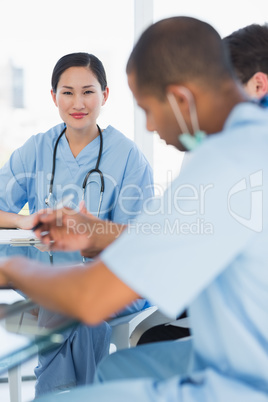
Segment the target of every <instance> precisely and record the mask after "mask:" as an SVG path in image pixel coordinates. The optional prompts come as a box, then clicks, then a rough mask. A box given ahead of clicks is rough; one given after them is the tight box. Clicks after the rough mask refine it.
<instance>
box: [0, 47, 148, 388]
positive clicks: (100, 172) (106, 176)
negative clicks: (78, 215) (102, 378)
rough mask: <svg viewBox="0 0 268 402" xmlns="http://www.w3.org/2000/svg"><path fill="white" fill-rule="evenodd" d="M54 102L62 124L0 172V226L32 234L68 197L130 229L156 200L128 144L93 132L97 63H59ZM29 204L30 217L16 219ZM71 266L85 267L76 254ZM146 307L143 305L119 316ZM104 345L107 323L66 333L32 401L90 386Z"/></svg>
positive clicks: (144, 165) (47, 316)
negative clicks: (43, 212)
mask: <svg viewBox="0 0 268 402" xmlns="http://www.w3.org/2000/svg"><path fill="white" fill-rule="evenodd" d="M51 95H52V99H53V102H54V103H55V105H56V106H57V108H58V110H59V114H60V117H61V119H62V120H63V122H62V123H61V124H58V125H57V126H55V127H52V128H51V129H49V130H48V131H47V132H45V133H40V134H37V135H34V136H32V137H31V138H29V140H28V141H27V142H26V143H25V144H24V145H23V146H22V147H21V148H19V149H17V150H16V151H15V152H14V153H13V154H12V155H11V157H10V160H9V161H8V162H7V163H6V164H5V165H4V167H3V168H2V169H1V170H0V177H1V180H0V226H1V227H16V228H22V229H30V228H31V227H32V225H33V223H32V222H33V216H34V213H35V212H37V211H38V210H40V209H43V208H47V207H51V208H53V207H55V206H56V204H57V202H59V201H60V200H61V199H62V198H63V197H65V196H66V195H69V194H72V197H73V198H72V202H71V205H70V206H71V207H73V208H77V209H78V208H79V204H80V202H81V201H82V200H83V201H84V203H83V205H84V206H85V207H86V208H87V210H89V211H90V212H91V213H92V214H94V215H96V216H99V217H100V218H102V219H108V220H112V221H115V222H117V223H129V222H130V220H131V219H134V218H135V216H136V215H138V214H139V213H140V212H141V211H142V205H143V202H144V201H145V200H146V199H148V198H151V197H152V196H153V179H152V170H151V168H150V166H149V164H148V162H147V160H146V159H145V157H144V156H143V154H142V153H141V152H140V151H139V149H138V148H137V146H136V145H135V144H134V143H133V142H132V141H131V140H129V139H128V138H126V137H125V136H124V135H123V134H122V133H120V132H119V131H118V130H116V129H115V128H113V127H112V126H108V127H107V128H105V129H101V128H100V127H99V126H98V125H97V119H98V116H99V114H100V110H101V107H102V106H103V105H104V104H105V103H106V101H107V99H108V95H109V88H108V86H107V81H106V74H105V70H104V67H103V65H102V63H101V61H100V60H99V59H98V58H97V57H95V56H94V55H90V54H87V53H73V54H69V55H66V56H63V57H62V58H61V59H60V60H59V61H58V62H57V64H56V65H55V68H54V71H53V74H52V89H51ZM27 202H28V204H29V211H30V215H29V216H24V215H20V214H19V212H20V210H21V209H22V208H23V206H24V205H25V204H26V203H27ZM81 229H82V228H81ZM67 258H68V261H69V262H70V256H69V254H68V256H67ZM79 258H80V260H79ZM74 259H75V260H73V262H76V261H77V262H80V263H81V262H82V257H81V256H80V255H79V254H78V253H77V254H76V255H75V257H74ZM55 260H57V255H55V256H54V260H53V262H54V263H55V262H57V261H55ZM60 261H61V262H62V255H61V256H60ZM145 306H146V301H145V300H142V299H140V300H137V301H136V302H135V303H133V304H132V305H130V306H129V307H128V308H127V309H126V310H125V311H124V313H125V314H127V313H131V312H135V311H137V310H140V309H143V308H144V307H145ZM51 319H54V314H51V313H50V312H47V311H46V310H43V309H40V313H39V322H40V325H46V323H47V322H49V320H51ZM109 342H110V327H109V325H108V324H107V323H106V322H103V323H102V324H100V325H99V326H96V327H94V328H92V327H88V326H84V325H79V326H77V327H76V328H75V329H73V330H69V331H67V332H66V334H65V342H64V343H63V345H61V347H59V348H58V349H56V350H53V351H51V352H48V353H46V354H44V355H40V356H39V365H38V367H37V369H36V376H37V386H36V394H37V395H40V394H42V393H44V392H47V391H51V390H57V389H66V388H69V387H72V386H75V385H80V384H86V383H89V382H91V381H92V379H93V376H94V371H95V367H96V365H97V364H98V362H99V361H100V360H101V359H102V358H103V356H105V355H107V354H108V351H109Z"/></svg>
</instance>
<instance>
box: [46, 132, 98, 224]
mask: <svg viewBox="0 0 268 402" xmlns="http://www.w3.org/2000/svg"><path fill="white" fill-rule="evenodd" d="M97 127H98V130H99V135H100V147H99V154H98V159H97V162H96V165H95V168H94V169H91V170H89V171H88V172H87V174H86V176H85V178H84V181H83V184H82V189H83V193H82V200H84V199H85V191H86V185H87V182H88V179H89V178H90V176H91V175H92V174H93V173H97V174H98V175H99V176H100V182H101V186H100V199H99V205H98V211H97V217H99V214H100V209H101V203H102V198H103V193H104V177H103V173H102V171H101V170H100V169H99V165H100V160H101V156H102V149H103V137H102V132H101V129H100V127H99V126H98V125H97ZM65 131H66V126H65V127H64V129H63V130H62V132H61V133H60V135H59V137H58V138H57V141H56V143H55V146H54V150H53V163H52V172H51V179H50V184H49V193H48V197H47V198H46V199H45V203H46V205H47V206H48V207H49V208H54V207H55V205H56V199H55V197H54V195H53V184H54V176H55V170H56V155H57V148H58V144H59V141H60V139H61V137H62V136H63V134H64V133H65Z"/></svg>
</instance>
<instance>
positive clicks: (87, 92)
mask: <svg viewBox="0 0 268 402" xmlns="http://www.w3.org/2000/svg"><path fill="white" fill-rule="evenodd" d="M89 94H93V91H85V92H84V95H89Z"/></svg>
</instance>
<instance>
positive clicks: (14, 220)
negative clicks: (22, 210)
mask: <svg viewBox="0 0 268 402" xmlns="http://www.w3.org/2000/svg"><path fill="white" fill-rule="evenodd" d="M34 219H35V218H34V214H33V215H21V214H15V213H13V212H5V211H0V227H1V228H19V229H31V228H32V227H33V221H34Z"/></svg>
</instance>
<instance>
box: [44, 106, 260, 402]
mask: <svg viewBox="0 0 268 402" xmlns="http://www.w3.org/2000/svg"><path fill="white" fill-rule="evenodd" d="M267 150H268V114H267V111H266V110H262V109H261V108H260V107H259V106H257V105H254V104H251V103H242V104H239V105H237V106H236V107H235V108H234V109H233V111H232V112H231V114H230V116H229V117H228V119H227V121H226V123H225V126H224V129H223V131H222V132H221V133H219V134H218V135H213V136H211V137H210V136H208V138H207V140H206V141H205V142H204V143H203V144H202V145H201V146H200V147H199V148H198V149H197V150H196V151H194V152H193V153H192V157H191V158H190V159H189V161H188V163H187V165H186V166H185V168H184V170H183V171H182V172H181V175H180V176H179V177H178V178H177V179H176V180H175V181H174V182H173V184H172V185H171V187H170V188H169V189H168V190H167V191H166V193H165V196H164V199H163V200H162V202H163V205H164V208H163V209H162V210H165V213H160V214H159V213H158V214H156V215H155V216H153V215H152V214H151V215H150V216H149V214H147V215H146V214H144V215H143V216H141V217H140V218H139V219H138V223H137V225H136V226H134V225H132V227H131V228H130V229H129V231H128V233H127V232H126V233H124V234H123V235H122V236H121V238H120V239H119V240H118V241H117V242H116V243H115V244H114V245H112V246H110V247H109V248H108V249H106V250H105V251H104V252H103V253H102V255H101V258H102V260H103V261H104V263H105V264H106V265H107V266H108V267H109V269H111V270H112V271H113V272H114V273H115V274H116V275H117V276H118V277H119V278H120V279H121V280H123V281H124V282H125V283H127V284H128V285H129V286H130V287H131V288H133V289H134V290H135V291H136V292H137V293H138V294H140V295H142V296H143V297H146V298H148V300H150V301H151V302H152V303H155V304H157V305H158V306H159V308H160V309H161V310H162V311H163V312H165V313H166V314H167V315H168V316H170V317H176V316H177V315H179V314H180V313H181V312H182V311H183V310H184V309H185V308H186V307H187V308H188V311H189V316H190V323H191V329H192V333H193V338H192V342H193V350H192V353H193V356H192V360H191V363H190V367H188V370H189V373H188V374H187V375H186V376H184V377H179V376H177V377H174V378H173V379H171V380H165V381H157V382H156V381H154V380H151V381H149V380H146V381H145V380H144V381H141V380H138V381H137V380H135V382H133V383H132V387H133V389H134V388H135V390H136V392H137V393H139V397H138V399H137V400H139V401H158V400H159V401H160V400H161V401H162V400H164V401H169V400H170V401H187V402H188V401H191V402H193V401H196V402H197V401H198V402H200V401H213V402H214V401H243V402H245V401H248V402H252V401H254V402H255V401H267V398H268V397H267V395H268V376H267V373H268V324H267V323H268V308H267V306H268V268H267V267H268V254H267V244H268V216H267V212H268V209H267V205H268V199H267V192H268V158H267ZM136 250H139V253H137V252H136ZM126 260H128V261H130V263H129V264H128V269H127V270H126V269H125V266H126V265H125V264H126ZM175 344H177V343H174V345H175ZM157 347H159V348H160V349H159V350H161V348H163V347H164V346H163V344H162V345H160V344H159V346H157V345H155V348H156V349H155V355H157ZM177 348H178V347H177V346H174V348H171V351H170V350H169V352H168V353H167V354H166V357H165V358H163V359H162V360H161V365H162V369H163V366H164V365H166V366H167V367H169V362H171V361H173V362H174V354H175V358H176V351H177ZM146 352H147V349H146V347H144V356H146V354H147V353H146ZM132 354H133V356H134V355H135V349H133V350H132V351H129V353H126V356H128V359H129V360H128V362H129V366H132V361H131V356H132ZM119 356H120V352H119ZM177 359H178V367H179V362H180V355H179V354H177ZM121 360H123V359H122V358H121ZM145 360H146V359H144V361H145ZM108 361H109V358H108V359H107V362H108ZM118 361H120V358H118ZM134 364H135V363H134ZM139 364H140V366H143V360H142V358H140V360H139ZM145 364H146V363H145ZM152 366H153V364H152ZM124 368H125V366H124ZM136 368H137V372H138V364H137V366H136ZM154 369H155V368H154ZM132 370H133V366H132ZM153 371H154V370H153V369H152V370H151V373H152V374H151V376H152V377H154V375H153ZM178 373H179V374H181V370H180V369H179V368H177V374H178ZM175 374H176V370H174V372H173V375H175ZM147 376H150V368H148V374H147ZM122 377H124V378H128V373H127V372H126V371H124V373H123V375H122ZM122 377H121V378H122ZM120 384H122V389H121V390H122V395H123V393H124V392H125V393H126V388H127V386H128V387H129V389H130V388H131V383H130V382H128V381H126V382H124V383H120V382H119V383H116V385H117V389H119V388H120ZM142 384H143V386H142ZM124 387H126V388H124ZM108 388H109V384H108V383H107V384H105V389H106V391H107V390H108ZM138 389H139V391H138ZM95 390H96V395H97V394H98V393H99V394H100V393H101V388H99V387H96V389H95ZM102 391H103V392H104V389H103V390H102ZM112 391H114V399H112V398H111V397H110V398H109V400H110V401H113V400H114V401H118V400H121V399H120V398H119V396H120V392H118V394H116V390H115V387H114V388H110V391H109V392H110V393H109V395H112ZM84 394H86V393H85V392H84ZM94 395H95V394H94V388H93V389H91V390H90V393H88V395H87V397H88V398H89V397H93V396H94ZM116 396H117V397H118V399H117V398H116ZM136 397H137V395H136ZM52 400H53V399H52ZM59 400H60V399H59ZM67 400H68V399H66V401H67ZM80 400H81V401H83V400H86V399H83V398H81V399H80ZM128 400H132V399H128ZM133 400H134V399H133Z"/></svg>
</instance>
